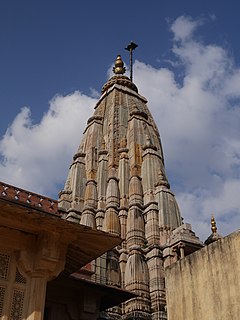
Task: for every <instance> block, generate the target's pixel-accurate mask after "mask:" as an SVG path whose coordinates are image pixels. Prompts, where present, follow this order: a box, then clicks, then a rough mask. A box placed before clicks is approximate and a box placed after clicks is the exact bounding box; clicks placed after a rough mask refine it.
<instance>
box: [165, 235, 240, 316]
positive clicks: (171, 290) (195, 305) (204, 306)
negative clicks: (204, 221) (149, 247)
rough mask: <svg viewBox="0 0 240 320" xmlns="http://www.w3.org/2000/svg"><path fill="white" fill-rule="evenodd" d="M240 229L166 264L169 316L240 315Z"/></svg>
mask: <svg viewBox="0 0 240 320" xmlns="http://www.w3.org/2000/svg"><path fill="white" fill-rule="evenodd" d="M239 248H240V231H236V232H234V233H232V234H231V235H229V236H227V237H225V238H223V239H221V240H218V241H217V242H214V243H212V244H210V245H209V246H206V247H204V248H202V249H201V250H199V251H197V252H195V253H193V254H191V255H189V256H187V257H186V258H184V259H182V260H179V261H178V262H176V263H174V264H173V265H171V266H169V267H167V268H166V288H167V310H168V320H186V319H191V320H215V319H217V320H226V319H228V320H230V319H235V320H236V319H240V304H239V301H240V290H239V288H240V250H239Z"/></svg>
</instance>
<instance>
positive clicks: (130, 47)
mask: <svg viewBox="0 0 240 320" xmlns="http://www.w3.org/2000/svg"><path fill="white" fill-rule="evenodd" d="M137 47H138V45H137V44H136V43H134V42H133V41H131V42H130V43H129V45H128V46H127V47H126V48H125V49H126V50H128V51H129V52H130V80H131V81H133V61H132V53H133V50H135V49H136V48H137Z"/></svg>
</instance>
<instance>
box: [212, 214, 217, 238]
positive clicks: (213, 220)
mask: <svg viewBox="0 0 240 320" xmlns="http://www.w3.org/2000/svg"><path fill="white" fill-rule="evenodd" d="M211 226H212V227H211V230H212V234H216V233H217V224H216V221H215V218H214V215H212V218H211Z"/></svg>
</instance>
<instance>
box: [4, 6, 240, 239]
mask: <svg viewBox="0 0 240 320" xmlns="http://www.w3.org/2000/svg"><path fill="white" fill-rule="evenodd" d="M239 26H240V21H239V5H238V2H237V1H232V2H231V5H230V4H229V2H227V1H205V0H203V1H196V2H194V1H171V0H169V1H157V0H155V1H148V2H145V1H121V2H117V3H114V2H113V1H87V2H86V1H55V0H52V1H45V0H42V1H33V0H31V1H30V0H27V1H16V0H15V1H11V0H8V1H6V0H3V1H1V3H0V43H1V50H0V108H1V117H0V135H1V140H0V160H1V163H0V176H1V178H0V180H3V181H6V182H9V183H11V184H15V185H18V186H19V187H23V188H26V189H30V190H33V191H35V192H38V193H42V194H46V195H50V196H52V197H55V198H56V197H57V191H58V190H59V189H61V188H62V184H63V182H64V179H65V176H66V174H67V169H68V165H69V164H70V162H71V157H72V154H74V152H75V150H76V148H77V145H78V143H79V141H80V138H81V133H82V131H83V129H84V127H85V123H86V119H87V118H88V117H89V116H90V115H91V114H92V112H93V111H92V108H93V106H94V103H95V102H96V100H95V99H96V97H97V93H98V92H100V90H101V87H102V85H103V84H104V82H105V81H106V80H107V78H108V76H109V70H110V68H111V65H112V63H113V61H114V60H115V57H116V55H117V54H119V53H120V54H122V56H123V59H124V60H125V61H126V62H128V55H127V52H126V51H125V50H124V47H125V46H126V45H127V44H128V43H129V41H131V40H133V41H135V42H136V43H138V45H139V47H138V48H137V50H136V51H135V59H136V62H135V65H134V68H135V82H136V84H137V85H138V87H139V89H140V92H141V94H143V95H144V96H146V98H147V99H148V100H149V108H150V110H151V112H152V113H153V115H154V116H155V120H156V122H157V125H158V127H159V130H160V134H161V137H162V143H163V147H164V151H165V158H166V167H167V174H168V177H169V180H170V182H171V185H172V189H173V191H174V192H175V194H176V197H177V200H178V202H179V204H180V208H181V211H182V215H183V216H184V217H185V221H188V222H191V223H192V224H193V228H194V230H195V231H196V232H197V233H198V234H200V235H201V237H202V238H204V237H206V236H207V234H208V233H209V230H210V229H209V221H210V217H211V214H212V213H214V214H215V216H216V218H217V220H218V225H219V232H220V233H222V234H227V233H229V232H232V231H234V230H235V229H236V228H239V226H240V201H239V200H238V198H239V192H240V182H239V181H240V172H239V168H240V160H239V159H240V144H239V136H240V135H239V134H240V129H239V127H240V126H239V122H238V121H239V120H240V111H239V110H240V109H239V105H240V103H239V101H240V76H239V74H240V71H239V61H240V60H239V56H240V45H239V35H238V30H239ZM23 107H25V108H23ZM22 108H23V109H22ZM7 129H8V131H7ZM70 141H71V142H70Z"/></svg>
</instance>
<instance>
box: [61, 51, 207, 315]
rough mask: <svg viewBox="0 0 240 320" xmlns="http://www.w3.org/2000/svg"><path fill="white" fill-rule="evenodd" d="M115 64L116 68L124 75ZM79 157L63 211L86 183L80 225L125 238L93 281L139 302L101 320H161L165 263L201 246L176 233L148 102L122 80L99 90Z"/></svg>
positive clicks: (176, 215)
mask: <svg viewBox="0 0 240 320" xmlns="http://www.w3.org/2000/svg"><path fill="white" fill-rule="evenodd" d="M119 59H120V58H119V57H118V60H117V62H116V66H115V67H116V68H119V67H120V69H121V70H123V64H122V62H121V63H120V62H119V61H120V60H119ZM117 70H118V69H117ZM78 150H79V151H78V152H81V153H83V154H84V155H85V156H84V157H85V165H82V166H81V167H80V166H79V169H78V172H77V173H76V171H74V170H73V169H70V171H69V176H68V179H67V185H66V187H65V188H64V190H63V193H61V194H60V199H59V203H60V204H61V210H63V211H64V210H65V211H69V210H73V209H74V208H75V207H74V200H73V197H72V198H71V195H72V194H74V193H76V188H79V183H80V180H81V179H83V178H82V177H86V178H87V184H86V187H85V186H84V187H82V189H84V190H85V198H84V203H83V205H82V207H81V206H79V207H78V208H79V210H78V214H79V216H81V223H83V224H87V225H90V226H92V227H93V228H98V229H101V230H104V231H107V232H110V233H113V234H116V235H120V236H121V238H122V239H123V242H122V245H121V246H120V247H118V248H115V250H113V251H111V252H109V253H108V254H106V255H104V256H102V257H101V258H98V259H97V260H96V262H95V274H94V275H93V279H94V280H95V281H100V282H102V283H109V284H111V285H117V286H119V285H121V286H122V287H123V288H125V289H127V290H130V291H132V292H135V293H137V294H138V295H139V297H138V298H134V299H131V300H129V301H128V302H127V303H125V304H124V305H123V306H122V309H121V310H119V308H114V309H111V310H110V311H109V313H108V318H107V316H106V319H124V320H125V319H153V320H166V319H167V315H166V295H165V281H164V259H166V260H167V261H168V262H169V261H170V262H173V261H175V260H174V259H178V258H180V257H179V255H178V252H177V251H174V250H175V247H176V246H175V245H178V244H179V241H180V242H181V243H183V242H184V241H185V242H186V243H187V246H186V248H187V250H185V254H187V252H190V251H191V250H196V249H197V248H199V247H200V246H201V244H200V241H199V239H198V238H197V237H195V234H194V233H192V232H190V230H189V229H188V228H185V229H184V228H183V227H181V225H182V218H181V214H180V210H179V208H178V205H177V202H176V199H175V196H174V194H173V193H172V191H171V189H170V184H169V182H168V180H167V177H166V173H165V169H164V157H163V151H162V145H161V140H160V135H159V132H158V129H157V126H156V124H155V122H154V119H153V117H152V115H151V113H150V111H149V109H148V107H147V100H146V99H145V98H144V97H142V96H141V95H140V94H138V90H137V87H136V85H135V84H133V83H132V82H131V81H130V79H129V78H128V77H126V76H124V75H123V74H122V73H117V74H116V75H115V76H114V77H112V78H111V79H110V80H109V81H108V82H107V83H106V84H105V85H104V86H103V90H102V96H101V98H100V99H99V101H98V102H97V104H96V107H95V112H94V115H93V117H91V118H90V120H89V121H88V125H87V127H86V130H85V131H84V135H83V138H82V142H81V143H80V146H79V149H78ZM93 150H95V151H96V152H93ZM74 161H76V159H75V158H74ZM74 165H75V164H74V162H73V164H72V166H74ZM71 168H72V167H71ZM74 181H78V183H77V184H76V182H74ZM78 192H79V191H78ZM66 199H67V200H66ZM95 221H96V222H95ZM175 229H176V230H177V231H176V232H175V233H174V234H173V231H174V230H175ZM178 240H179V241H178ZM185 242H184V243H185ZM163 251H164V255H163ZM168 253H169V255H170V256H171V258H169V257H170V256H169V255H168ZM172 257H173V258H174V259H172ZM120 311H121V312H120Z"/></svg>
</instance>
